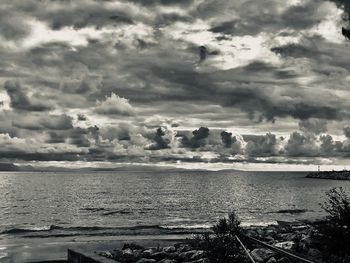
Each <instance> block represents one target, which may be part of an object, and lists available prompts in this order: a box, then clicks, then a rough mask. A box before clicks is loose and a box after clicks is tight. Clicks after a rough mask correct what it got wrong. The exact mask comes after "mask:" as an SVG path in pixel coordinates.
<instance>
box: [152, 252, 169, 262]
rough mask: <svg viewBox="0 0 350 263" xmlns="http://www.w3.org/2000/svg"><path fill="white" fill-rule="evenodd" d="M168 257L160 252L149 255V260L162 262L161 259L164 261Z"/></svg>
mask: <svg viewBox="0 0 350 263" xmlns="http://www.w3.org/2000/svg"><path fill="white" fill-rule="evenodd" d="M167 256H168V254H167V253H165V252H163V251H160V252H156V253H153V254H152V255H151V258H154V259H155V260H158V261H160V260H162V259H165V258H166V257H167Z"/></svg>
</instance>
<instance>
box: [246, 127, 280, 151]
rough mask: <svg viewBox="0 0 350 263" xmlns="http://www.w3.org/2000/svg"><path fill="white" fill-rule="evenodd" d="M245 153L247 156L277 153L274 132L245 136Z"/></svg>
mask: <svg viewBox="0 0 350 263" xmlns="http://www.w3.org/2000/svg"><path fill="white" fill-rule="evenodd" d="M245 140H246V142H247V145H246V147H245V153H246V154H247V155H248V156H275V155H276V154H277V146H278V145H277V139H276V135H275V134H271V133H267V134H266V135H265V136H246V138H245Z"/></svg>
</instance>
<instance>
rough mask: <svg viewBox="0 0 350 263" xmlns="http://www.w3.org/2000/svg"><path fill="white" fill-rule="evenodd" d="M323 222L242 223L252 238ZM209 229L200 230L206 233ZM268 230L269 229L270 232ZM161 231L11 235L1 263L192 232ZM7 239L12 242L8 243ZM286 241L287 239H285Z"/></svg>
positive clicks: (2, 245) (182, 237)
mask: <svg viewBox="0 0 350 263" xmlns="http://www.w3.org/2000/svg"><path fill="white" fill-rule="evenodd" d="M318 222H322V221H315V222H311V221H307V220H305V221H299V222H280V223H279V224H278V225H268V226H244V227H242V228H243V229H244V231H246V232H247V233H248V232H250V233H254V232H256V233H257V234H252V237H259V236H264V235H262V233H264V232H265V231H267V230H273V231H275V232H281V231H282V229H284V230H283V231H285V230H286V229H288V231H291V229H293V228H295V229H298V228H303V227H305V226H310V225H314V224H317V223H318ZM209 230H210V229H203V231H202V232H207V231H209ZM270 232H271V231H270ZM196 233H197V234H198V233H200V232H192V233H186V234H160V235H149V234H148V235H142V234H139V235H120V236H84V235H82V236H73V237H72V236H70V237H47V238H44V240H45V242H42V241H43V239H42V238H13V239H8V240H6V239H2V240H0V255H1V253H7V256H6V257H2V258H1V257H0V261H1V262H4V263H6V262H11V263H17V262H18V263H21V262H48V261H53V260H56V261H57V260H61V261H62V260H66V258H67V249H68V248H69V249H78V250H85V251H86V250H90V251H108V250H113V249H121V248H122V247H123V245H124V244H125V243H135V244H138V245H141V246H144V247H155V246H161V247H165V246H171V245H173V244H174V243H179V242H183V241H186V239H188V238H191V237H192V236H193V234H196ZM8 241H10V242H11V243H9V242H8ZM286 241H288V240H286Z"/></svg>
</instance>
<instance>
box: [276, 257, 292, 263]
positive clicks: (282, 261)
mask: <svg viewBox="0 0 350 263" xmlns="http://www.w3.org/2000/svg"><path fill="white" fill-rule="evenodd" d="M277 263H291V261H290V260H289V259H288V258H280V259H279V260H277Z"/></svg>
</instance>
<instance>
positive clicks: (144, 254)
mask: <svg viewBox="0 0 350 263" xmlns="http://www.w3.org/2000/svg"><path fill="white" fill-rule="evenodd" d="M156 252H157V251H156V249H153V248H149V249H146V250H144V251H142V253H141V256H142V257H143V258H150V257H151V256H152V254H154V253H156Z"/></svg>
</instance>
